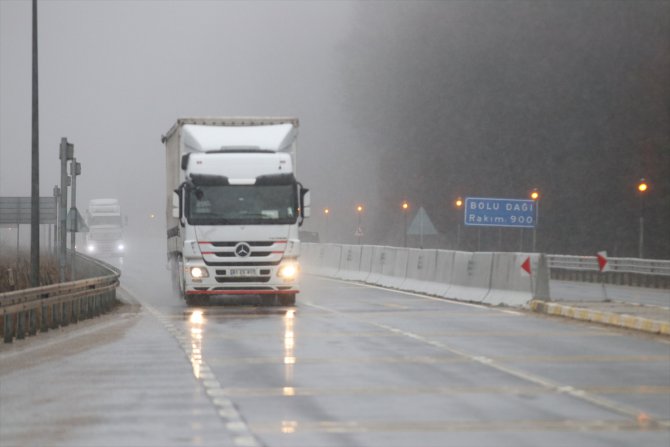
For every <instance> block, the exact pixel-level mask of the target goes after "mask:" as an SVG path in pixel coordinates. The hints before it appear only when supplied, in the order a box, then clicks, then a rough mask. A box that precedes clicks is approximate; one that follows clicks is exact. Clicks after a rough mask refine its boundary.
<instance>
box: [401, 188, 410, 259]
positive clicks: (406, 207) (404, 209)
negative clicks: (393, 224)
mask: <svg viewBox="0 0 670 447" xmlns="http://www.w3.org/2000/svg"><path fill="white" fill-rule="evenodd" d="M408 212H409V203H408V202H407V200H403V202H402V213H403V215H404V219H405V233H404V234H405V245H404V247H405V248H407V213H408Z"/></svg>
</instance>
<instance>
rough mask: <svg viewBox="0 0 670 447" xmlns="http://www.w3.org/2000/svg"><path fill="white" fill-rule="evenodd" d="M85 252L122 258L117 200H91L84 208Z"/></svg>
mask: <svg viewBox="0 0 670 447" xmlns="http://www.w3.org/2000/svg"><path fill="white" fill-rule="evenodd" d="M86 225H87V226H88V233H86V252H87V253H89V254H91V255H95V256H119V257H120V256H123V254H124V253H125V250H126V247H125V243H124V241H123V220H122V216H121V205H120V204H119V201H118V200H117V199H92V200H91V201H89V202H88V208H86Z"/></svg>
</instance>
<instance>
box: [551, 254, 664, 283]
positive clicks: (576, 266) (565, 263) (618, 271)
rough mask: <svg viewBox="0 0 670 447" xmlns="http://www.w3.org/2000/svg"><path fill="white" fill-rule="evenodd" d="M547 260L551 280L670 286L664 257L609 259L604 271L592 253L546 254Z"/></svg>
mask: <svg viewBox="0 0 670 447" xmlns="http://www.w3.org/2000/svg"><path fill="white" fill-rule="evenodd" d="M547 260H548V263H549V270H550V272H551V278H552V279H561V280H567V281H586V282H605V283H609V284H619V285H628V286H638V287H654V288H670V261H667V260H659V259H639V258H608V259H607V263H608V270H607V271H605V272H600V268H599V266H598V259H597V258H596V257H595V256H568V255H547Z"/></svg>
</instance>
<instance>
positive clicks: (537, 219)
mask: <svg viewBox="0 0 670 447" xmlns="http://www.w3.org/2000/svg"><path fill="white" fill-rule="evenodd" d="M530 198H531V199H533V200H534V201H535V223H534V225H533V253H534V252H535V243H536V242H537V225H538V224H539V223H540V210H539V209H538V207H539V204H540V192H539V191H538V190H537V188H534V189H533V191H532V192H531V193H530Z"/></svg>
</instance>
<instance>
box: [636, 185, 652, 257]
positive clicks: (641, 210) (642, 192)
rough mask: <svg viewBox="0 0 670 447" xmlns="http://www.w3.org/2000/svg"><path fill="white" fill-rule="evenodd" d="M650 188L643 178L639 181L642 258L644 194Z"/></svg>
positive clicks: (641, 248)
mask: <svg viewBox="0 0 670 447" xmlns="http://www.w3.org/2000/svg"><path fill="white" fill-rule="evenodd" d="M648 190H649V183H647V181H646V180H645V179H644V178H641V179H640V181H639V182H638V183H637V191H638V192H639V194H640V240H639V243H638V247H637V255H638V257H639V258H640V259H642V257H643V255H644V195H645V194H646V193H647V191H648Z"/></svg>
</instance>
